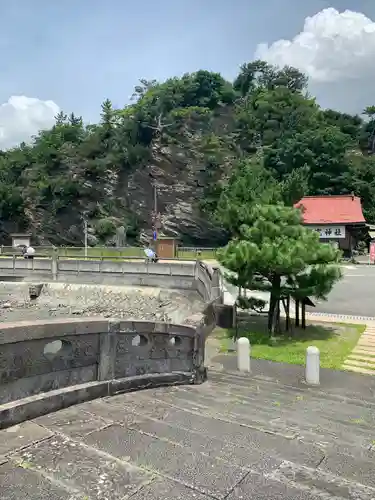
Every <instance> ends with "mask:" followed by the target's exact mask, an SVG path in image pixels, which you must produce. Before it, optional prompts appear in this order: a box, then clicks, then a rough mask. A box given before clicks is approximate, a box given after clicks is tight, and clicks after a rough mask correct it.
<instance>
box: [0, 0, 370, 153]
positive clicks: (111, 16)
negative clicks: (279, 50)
mask: <svg viewBox="0 0 375 500" xmlns="http://www.w3.org/2000/svg"><path fill="white" fill-rule="evenodd" d="M327 7H335V8H337V9H339V10H340V11H342V10H344V9H352V10H355V11H358V12H362V13H363V14H365V15H366V16H368V17H369V18H371V19H375V1H374V0H357V1H354V0H334V1H330V2H329V1H325V0H309V1H305V2H299V1H297V0H253V1H251V0H178V1H172V0H159V1H158V2H155V1H152V0H143V1H142V2H139V3H138V2H129V1H126V0H122V1H121V0H107V1H106V2H104V1H103V0H64V1H63V2H56V1H53V0H12V1H11V2H5V0H4V1H3V2H2V3H1V7H0V14H1V16H0V19H1V22H2V29H1V32H0V51H1V59H0V61H1V79H0V103H6V102H7V101H8V99H9V97H10V96H18V95H23V96H27V97H32V98H37V99H40V100H42V101H43V100H52V101H54V102H55V103H56V104H57V105H58V106H59V107H60V108H62V109H64V111H67V112H70V111H74V112H76V113H77V114H81V115H83V116H84V118H85V119H86V120H89V121H93V120H96V119H97V117H98V114H99V111H100V103H101V102H102V101H103V100H104V99H105V98H107V97H108V98H110V99H111V100H112V102H113V103H114V105H115V106H118V107H119V106H122V105H124V104H125V103H126V102H128V99H129V96H130V95H131V93H132V90H133V88H134V86H135V85H136V84H137V81H138V80H139V79H140V78H147V79H154V78H155V79H158V80H163V79H165V78H167V77H170V76H173V75H181V74H182V73H184V72H190V71H195V70H197V69H200V68H205V69H209V70H214V71H219V72H221V73H222V74H223V75H224V76H225V77H227V78H229V79H233V77H234V76H235V75H236V73H237V71H238V68H239V66H240V64H242V63H243V62H246V61H251V60H252V59H253V57H254V53H255V51H256V48H257V45H258V44H259V43H262V42H266V43H269V44H272V43H273V42H275V41H277V40H279V39H282V38H284V39H293V37H294V36H296V35H297V34H298V33H299V32H300V31H301V30H302V29H303V24H304V19H305V18H306V16H313V15H314V14H316V13H318V12H319V11H321V10H322V9H325V8H327ZM374 47H375V41H374ZM326 87H327V85H326V83H324V84H322V83H319V84H318V85H317V87H316V88H317V89H318V90H317V92H318V94H319V92H320V94H321V95H319V98H321V99H322V100H323V101H324V104H325V105H327V103H328V105H329V104H330V99H332V104H333V105H334V106H340V103H338V104H337V103H335V102H334V97H335V95H336V94H337V93H336V91H334V92H332V86H331V91H330V90H329V88H328V91H327V90H324V89H326ZM319 89H320V90H319ZM330 94H331V96H330ZM344 94H345V92H344ZM344 94H343V96H344ZM346 100H347V98H346V97H345V96H344V101H346ZM374 101H375V96H374ZM1 126H4V124H3V123H2V121H1V113H0V140H1ZM0 145H1V144H0Z"/></svg>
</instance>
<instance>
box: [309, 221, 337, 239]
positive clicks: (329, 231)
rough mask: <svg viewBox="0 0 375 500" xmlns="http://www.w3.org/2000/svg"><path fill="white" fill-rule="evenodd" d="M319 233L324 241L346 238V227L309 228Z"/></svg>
mask: <svg viewBox="0 0 375 500" xmlns="http://www.w3.org/2000/svg"><path fill="white" fill-rule="evenodd" d="M308 227H309V228H310V229H312V230H313V231H316V232H317V233H319V237H320V238H321V239H322V240H328V239H343V238H345V226H310V224H309V226H308Z"/></svg>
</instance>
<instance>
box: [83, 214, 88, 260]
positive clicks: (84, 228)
mask: <svg viewBox="0 0 375 500" xmlns="http://www.w3.org/2000/svg"><path fill="white" fill-rule="evenodd" d="M83 233H84V235H85V257H86V259H87V248H88V244H87V240H88V238H87V220H86V219H84V221H83Z"/></svg>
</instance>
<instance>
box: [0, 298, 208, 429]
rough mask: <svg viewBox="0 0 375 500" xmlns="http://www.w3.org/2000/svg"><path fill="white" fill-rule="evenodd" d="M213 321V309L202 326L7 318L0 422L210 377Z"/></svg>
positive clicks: (0, 362) (0, 349)
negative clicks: (208, 344)
mask: <svg viewBox="0 0 375 500" xmlns="http://www.w3.org/2000/svg"><path fill="white" fill-rule="evenodd" d="M209 307H211V308H212V303H211V304H210V305H209ZM212 321H213V318H212V317H210V316H209V315H206V321H205V324H202V325H201V326H200V327H198V328H193V327H190V326H184V325H175V324H167V323H153V322H145V321H122V320H121V321H117V320H98V319H78V320H71V319H67V320H58V321H48V322H42V321H37V322H19V323H2V324H1V326H0V428H5V427H8V426H10V425H13V424H16V423H19V422H22V421H24V420H26V419H30V418H35V417H37V416H40V415H43V414H46V413H49V412H52V411H56V410H59V409H61V408H65V407H68V406H71V405H73V404H77V403H80V402H83V401H87V400H90V399H94V398H97V397H102V396H107V395H112V394H116V393H119V392H124V391H129V390H135V389H140V388H148V387H155V386H161V385H168V384H180V383H201V382H203V381H204V380H205V379H206V371H205V368H204V341H205V336H206V334H207V331H209V330H210V329H212Z"/></svg>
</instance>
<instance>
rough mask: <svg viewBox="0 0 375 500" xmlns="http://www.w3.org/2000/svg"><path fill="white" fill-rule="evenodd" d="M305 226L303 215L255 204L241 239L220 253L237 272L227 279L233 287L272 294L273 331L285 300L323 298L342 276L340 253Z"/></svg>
mask: <svg viewBox="0 0 375 500" xmlns="http://www.w3.org/2000/svg"><path fill="white" fill-rule="evenodd" d="M234 203H236V202H234ZM301 222H302V220H301V213H300V211H299V210H296V209H294V208H291V207H286V206H283V205H281V204H280V205H265V204H263V205H259V204H255V205H252V206H251V207H249V210H248V213H247V216H246V222H245V223H244V224H243V225H242V226H241V227H240V228H239V235H238V236H237V237H236V238H234V239H232V240H231V241H230V242H229V243H228V245H227V246H226V247H225V248H224V249H222V250H221V251H219V252H218V260H219V262H220V263H221V264H222V265H223V266H224V267H225V268H226V269H228V270H229V271H231V272H232V273H234V274H231V275H229V276H228V281H229V282H231V283H232V284H234V285H236V286H238V287H240V288H244V289H250V290H261V291H265V292H269V293H270V296H271V300H270V309H269V328H270V331H272V328H273V326H274V312H275V307H276V305H277V303H278V301H279V300H280V299H281V298H283V297H287V296H290V295H291V296H292V297H295V298H297V299H302V298H305V297H309V296H311V297H317V298H321V299H324V298H326V296H327V294H328V293H329V292H330V290H331V289H332V286H333V285H334V283H335V282H336V281H337V280H338V279H340V277H341V274H340V267H339V266H338V265H337V264H338V262H339V259H340V252H339V251H338V250H336V249H335V248H333V246H332V245H330V244H323V243H320V242H319V237H318V235H317V234H316V233H315V232H314V231H311V230H310V229H308V228H306V227H304V226H302V224H301ZM249 305H250V304H249Z"/></svg>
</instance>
